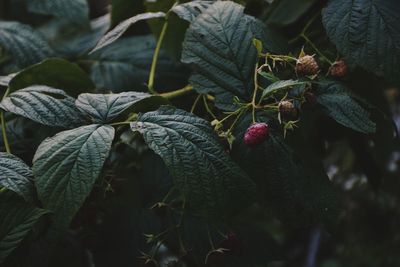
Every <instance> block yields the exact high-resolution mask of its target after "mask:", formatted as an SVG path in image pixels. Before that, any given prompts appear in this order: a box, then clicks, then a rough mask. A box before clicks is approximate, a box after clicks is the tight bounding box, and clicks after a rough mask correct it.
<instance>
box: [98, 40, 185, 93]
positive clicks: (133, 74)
mask: <svg viewBox="0 0 400 267" xmlns="http://www.w3.org/2000/svg"><path fill="white" fill-rule="evenodd" d="M155 47H156V42H155V40H154V37H153V36H151V35H148V36H135V37H130V38H121V39H119V40H117V41H116V42H114V43H113V44H111V45H109V46H107V47H105V48H103V49H101V50H99V51H96V52H95V53H93V54H92V55H90V59H91V60H93V61H94V62H95V63H94V64H93V65H92V67H91V77H92V79H93V81H95V83H96V85H97V88H101V89H104V90H105V91H106V92H109V91H113V92H121V91H143V90H147V86H146V83H147V80H148V78H149V71H150V66H151V62H152V58H153V54H154V49H155ZM186 73H187V71H186V69H183V68H182V66H180V65H178V64H175V63H173V62H171V60H170V59H169V58H168V57H167V56H166V54H165V53H163V51H161V52H160V54H159V58H158V62H157V75H156V89H158V88H160V87H161V89H162V90H168V89H174V88H179V87H182V86H184V85H185V84H186V83H187V80H186Z"/></svg>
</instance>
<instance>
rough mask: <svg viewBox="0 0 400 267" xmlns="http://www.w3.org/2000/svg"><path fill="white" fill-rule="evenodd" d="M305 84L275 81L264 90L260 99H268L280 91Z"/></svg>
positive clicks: (293, 81)
mask: <svg viewBox="0 0 400 267" xmlns="http://www.w3.org/2000/svg"><path fill="white" fill-rule="evenodd" d="M306 83H307V82H302V81H296V80H282V81H276V82H274V83H273V84H270V85H269V86H268V87H267V88H265V89H264V91H263V93H262V98H265V97H269V96H271V95H273V94H275V93H276V92H278V91H280V90H284V89H289V88H290V87H293V86H297V85H302V84H306Z"/></svg>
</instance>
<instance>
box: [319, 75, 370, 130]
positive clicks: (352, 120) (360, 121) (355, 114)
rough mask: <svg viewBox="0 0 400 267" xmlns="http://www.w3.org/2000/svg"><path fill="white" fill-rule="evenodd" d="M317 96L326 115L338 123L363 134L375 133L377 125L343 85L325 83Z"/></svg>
mask: <svg viewBox="0 0 400 267" xmlns="http://www.w3.org/2000/svg"><path fill="white" fill-rule="evenodd" d="M316 95H317V101H318V103H319V104H321V105H322V106H324V108H325V109H324V111H325V112H326V114H327V115H328V116H330V117H331V118H333V119H334V120H336V121H337V122H338V123H340V124H342V125H344V126H346V127H349V128H351V129H353V130H356V131H359V132H362V133H374V132H375V130H376V125H375V123H374V122H372V121H371V120H370V119H369V117H370V113H369V112H368V111H367V110H365V109H364V108H363V107H361V106H360V105H359V104H358V103H357V102H356V101H355V100H353V99H352V97H351V95H350V94H349V92H348V91H347V89H346V88H345V87H344V85H343V84H340V83H338V82H324V83H322V84H321V85H320V86H319V87H318V89H317V91H316Z"/></svg>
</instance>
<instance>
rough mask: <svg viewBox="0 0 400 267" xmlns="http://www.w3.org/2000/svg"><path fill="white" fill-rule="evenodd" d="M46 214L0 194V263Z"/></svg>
mask: <svg viewBox="0 0 400 267" xmlns="http://www.w3.org/2000/svg"><path fill="white" fill-rule="evenodd" d="M47 213H48V212H47V211H46V210H43V209H39V208H36V207H33V206H31V205H30V204H28V203H26V202H24V201H22V200H21V199H19V198H17V197H15V196H14V195H12V194H10V192H0V263H3V262H4V260H5V259H6V258H7V256H8V255H10V253H11V252H12V251H13V250H14V249H15V248H17V247H18V246H19V244H20V243H21V241H22V240H23V239H24V238H25V237H26V235H27V234H28V233H29V232H30V231H31V230H32V228H33V227H34V225H35V223H36V222H37V221H38V220H39V219H40V217H42V216H43V215H45V214H47Z"/></svg>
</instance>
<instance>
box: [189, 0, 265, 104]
mask: <svg viewBox="0 0 400 267" xmlns="http://www.w3.org/2000/svg"><path fill="white" fill-rule="evenodd" d="M243 9H244V8H243V7H242V6H240V5H238V4H235V3H233V2H229V1H218V2H216V3H214V4H213V5H211V6H210V7H209V8H208V9H207V10H206V11H204V12H203V13H202V14H200V15H199V16H198V17H197V18H196V19H195V20H194V21H193V22H192V23H191V25H190V27H189V29H188V30H187V32H186V36H185V42H184V48H183V53H182V62H184V63H187V64H191V65H192V66H193V67H194V69H195V71H196V73H195V74H194V75H193V76H192V77H191V83H192V84H193V85H194V87H195V89H196V91H198V92H199V93H210V92H211V93H214V94H216V101H217V105H218V106H219V107H220V108H224V107H225V108H226V105H224V104H222V103H223V102H228V103H230V104H231V103H232V98H233V96H238V97H239V98H242V99H244V100H249V98H250V95H251V92H252V90H253V85H252V84H253V73H254V68H255V64H256V61H257V50H256V48H255V47H254V45H253V39H254V38H255V37H257V39H260V38H258V36H259V35H262V33H261V32H262V28H260V27H259V26H260V24H259V23H258V22H257V21H256V20H254V19H253V18H252V17H249V16H247V15H245V14H243Z"/></svg>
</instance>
